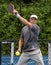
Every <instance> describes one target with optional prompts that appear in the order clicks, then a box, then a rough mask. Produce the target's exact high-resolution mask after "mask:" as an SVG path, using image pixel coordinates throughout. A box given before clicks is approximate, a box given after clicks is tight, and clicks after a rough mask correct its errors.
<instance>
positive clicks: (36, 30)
mask: <svg viewBox="0 0 51 65" xmlns="http://www.w3.org/2000/svg"><path fill="white" fill-rule="evenodd" d="M31 30H32V31H34V32H36V33H37V34H39V32H40V27H39V26H38V25H37V24H32V27H31Z"/></svg>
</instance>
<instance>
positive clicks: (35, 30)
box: [20, 24, 40, 51]
mask: <svg viewBox="0 0 51 65" xmlns="http://www.w3.org/2000/svg"><path fill="white" fill-rule="evenodd" d="M39 32H40V27H39V26H38V25H37V24H32V27H31V28H29V27H28V26H24V27H23V28H22V31H21V36H20V38H22V39H23V40H24V46H23V48H22V49H23V51H29V50H35V49H38V48H39V45H38V42H37V40H38V35H39Z"/></svg>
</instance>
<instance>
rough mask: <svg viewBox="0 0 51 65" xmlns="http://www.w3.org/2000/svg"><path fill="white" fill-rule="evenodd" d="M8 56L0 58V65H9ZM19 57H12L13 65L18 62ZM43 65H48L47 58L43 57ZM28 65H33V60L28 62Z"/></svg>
mask: <svg viewBox="0 0 51 65" xmlns="http://www.w3.org/2000/svg"><path fill="white" fill-rule="evenodd" d="M10 58H11V57H10V56H2V58H1V60H2V61H1V65H10ZM18 59H19V57H16V56H15V57H14V65H15V64H16V63H17V62H18ZM43 60H44V64H45V65H48V56H43ZM28 65H35V63H34V61H33V60H30V61H29V62H28Z"/></svg>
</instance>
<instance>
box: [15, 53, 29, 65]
mask: <svg viewBox="0 0 51 65" xmlns="http://www.w3.org/2000/svg"><path fill="white" fill-rule="evenodd" d="M28 60H29V56H28V54H26V53H22V54H21V56H20V58H19V60H18V63H17V64H16V65H27V62H28Z"/></svg>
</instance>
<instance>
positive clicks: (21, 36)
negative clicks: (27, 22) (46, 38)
mask: <svg viewBox="0 0 51 65" xmlns="http://www.w3.org/2000/svg"><path fill="white" fill-rule="evenodd" d="M20 38H22V39H24V35H23V31H21V35H20Z"/></svg>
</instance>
